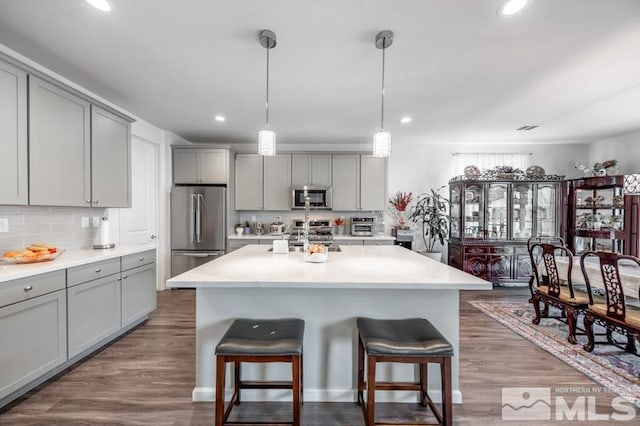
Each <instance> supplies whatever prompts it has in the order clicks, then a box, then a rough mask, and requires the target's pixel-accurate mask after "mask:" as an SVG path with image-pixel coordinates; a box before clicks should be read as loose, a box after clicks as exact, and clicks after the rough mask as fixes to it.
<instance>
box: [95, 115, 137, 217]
mask: <svg viewBox="0 0 640 426" xmlns="http://www.w3.org/2000/svg"><path fill="white" fill-rule="evenodd" d="M91 196H92V200H91V203H92V204H93V205H94V206H96V207H131V123H130V122H129V121H127V120H125V119H124V118H122V117H119V116H117V115H115V114H112V113H110V112H108V111H106V110H104V109H102V108H100V107H97V106H95V105H92V106H91Z"/></svg>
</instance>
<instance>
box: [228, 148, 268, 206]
mask: <svg viewBox="0 0 640 426" xmlns="http://www.w3.org/2000/svg"><path fill="white" fill-rule="evenodd" d="M235 172H236V173H235V174H236V176H235V178H236V185H235V199H236V210H262V208H263V199H262V197H263V190H262V186H263V163H262V156H261V155H258V154H238V155H236V170H235Z"/></svg>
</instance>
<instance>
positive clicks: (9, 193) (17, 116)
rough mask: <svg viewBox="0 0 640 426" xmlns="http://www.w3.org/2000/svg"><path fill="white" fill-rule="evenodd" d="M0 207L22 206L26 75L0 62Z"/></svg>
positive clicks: (24, 180)
mask: <svg viewBox="0 0 640 426" xmlns="http://www.w3.org/2000/svg"><path fill="white" fill-rule="evenodd" d="M0 152H2V155H0V182H2V185H0V204H16V205H18V204H19V205H26V204H27V201H28V199H27V195H28V192H27V190H28V186H27V174H28V173H27V73H26V72H24V71H22V70H20V69H18V68H16V67H14V66H12V65H9V64H7V63H6V62H2V61H0Z"/></svg>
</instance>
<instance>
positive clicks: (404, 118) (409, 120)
mask: <svg viewBox="0 0 640 426" xmlns="http://www.w3.org/2000/svg"><path fill="white" fill-rule="evenodd" d="M412 121H413V118H411V117H402V118H401V119H400V122H401V123H402V124H407V123H411V122H412Z"/></svg>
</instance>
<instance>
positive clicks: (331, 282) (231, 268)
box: [167, 245, 492, 290]
mask: <svg viewBox="0 0 640 426" xmlns="http://www.w3.org/2000/svg"><path fill="white" fill-rule="evenodd" d="M269 248H270V247H269V246H266V245H247V246H245V247H243V248H241V249H238V250H235V251H234V252H232V253H230V254H228V255H225V256H222V257H220V258H218V259H216V260H214V261H211V262H208V263H206V264H204V265H201V266H199V267H197V268H195V269H192V270H190V271H187V272H185V273H183V274H181V275H178V276H176V277H173V278H171V279H170V280H168V281H167V287H172V288H180V287H189V288H192V287H200V288H241V287H244V288H283V287H284V288H340V289H424V290H491V288H492V284H491V283H490V282H488V281H484V280H482V279H480V278H477V277H474V276H472V275H470V274H467V273H465V272H462V271H460V270H458V269H455V268H452V267H450V266H448V265H445V264H443V263H440V262H436V261H434V260H432V259H429V258H427V257H425V256H422V255H420V254H418V253H416V252H413V251H411V250H407V249H405V248H403V247H400V246H391V245H388V246H341V249H342V252H330V253H329V256H328V259H327V261H326V262H325V263H309V262H305V261H304V257H303V254H302V253H300V252H291V253H288V254H273V253H272V252H270V251H269Z"/></svg>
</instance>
